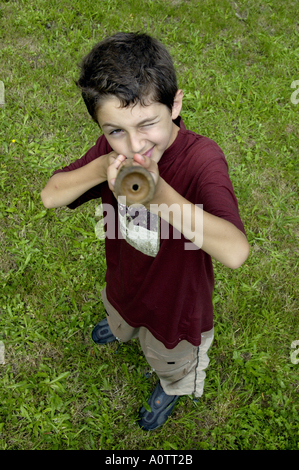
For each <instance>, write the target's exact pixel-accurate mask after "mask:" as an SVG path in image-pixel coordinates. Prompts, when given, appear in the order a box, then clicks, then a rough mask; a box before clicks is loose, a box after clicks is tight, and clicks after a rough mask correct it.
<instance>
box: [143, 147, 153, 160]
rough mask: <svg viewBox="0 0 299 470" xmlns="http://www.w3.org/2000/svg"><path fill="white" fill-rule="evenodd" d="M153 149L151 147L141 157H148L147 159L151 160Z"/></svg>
mask: <svg viewBox="0 0 299 470" xmlns="http://www.w3.org/2000/svg"><path fill="white" fill-rule="evenodd" d="M154 147H155V146H153V147H152V148H150V149H149V150H148V151H147V152H145V153H143V154H142V155H143V156H144V157H149V158H151V156H152V153H153V150H154Z"/></svg>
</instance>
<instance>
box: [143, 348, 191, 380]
mask: <svg viewBox="0 0 299 470" xmlns="http://www.w3.org/2000/svg"><path fill="white" fill-rule="evenodd" d="M145 356H146V359H147V362H148V363H149V365H150V366H151V367H152V369H154V371H155V372H156V373H157V375H158V376H159V378H161V379H163V380H165V381H167V382H176V381H177V380H180V379H182V378H183V377H185V376H186V375H187V374H188V373H189V372H190V370H191V368H192V365H193V360H194V352H193V350H191V351H190V350H189V351H187V352H186V353H185V354H182V353H180V354H175V353H174V354H173V355H171V354H164V353H162V352H157V351H155V350H154V349H152V348H151V347H150V346H147V348H146V354H145Z"/></svg>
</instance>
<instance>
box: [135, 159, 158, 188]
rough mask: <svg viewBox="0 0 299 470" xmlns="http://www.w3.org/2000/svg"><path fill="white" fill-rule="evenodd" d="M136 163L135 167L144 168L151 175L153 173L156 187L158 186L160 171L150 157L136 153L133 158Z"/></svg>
mask: <svg viewBox="0 0 299 470" xmlns="http://www.w3.org/2000/svg"><path fill="white" fill-rule="evenodd" d="M133 160H134V163H133V165H137V166H138V165H140V166H143V168H145V169H146V170H147V171H148V172H149V173H151V175H152V177H153V179H154V182H155V185H157V184H158V180H159V169H158V164H157V163H156V162H154V161H153V160H151V159H150V158H149V157H146V156H144V155H140V154H139V153H135V155H134V157H133Z"/></svg>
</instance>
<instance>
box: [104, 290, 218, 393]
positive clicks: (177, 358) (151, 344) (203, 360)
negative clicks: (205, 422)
mask: <svg viewBox="0 0 299 470" xmlns="http://www.w3.org/2000/svg"><path fill="white" fill-rule="evenodd" d="M102 298H103V302H104V306H105V308H106V312H107V321H108V324H109V326H110V329H111V331H112V333H113V334H114V336H115V337H116V338H117V339H118V340H119V341H121V342H127V341H129V340H130V339H133V338H138V339H139V341H140V345H141V348H142V350H143V353H144V355H145V357H146V360H147V362H148V364H149V365H150V367H151V368H152V370H153V371H154V372H156V374H157V375H158V377H159V379H160V382H161V386H162V388H163V390H164V392H165V393H166V394H167V395H193V396H194V397H196V398H198V397H201V396H202V394H203V389H204V381H205V377H206V373H205V369H206V368H207V367H208V365H209V358H208V355H207V351H208V349H209V347H210V346H211V344H212V342H213V338H214V329H212V330H210V331H207V332H204V333H202V335H201V344H200V346H193V345H192V344H190V343H189V342H188V341H186V340H183V341H181V342H180V343H179V344H178V345H177V346H176V347H175V348H173V349H167V348H166V347H165V346H164V344H163V343H161V341H158V340H157V339H156V338H155V337H154V336H153V335H152V333H151V332H150V331H149V330H148V329H147V328H145V327H140V328H133V327H131V326H130V325H128V323H126V321H125V320H124V319H123V318H122V317H121V316H120V315H119V313H118V312H117V311H116V310H115V308H114V307H113V306H112V305H111V304H110V302H109V301H108V300H107V297H106V289H105V288H104V289H103V291H102Z"/></svg>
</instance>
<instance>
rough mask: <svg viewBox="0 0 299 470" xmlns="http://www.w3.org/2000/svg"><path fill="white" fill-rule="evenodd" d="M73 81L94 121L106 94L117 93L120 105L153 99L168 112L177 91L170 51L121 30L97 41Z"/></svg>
mask: <svg viewBox="0 0 299 470" xmlns="http://www.w3.org/2000/svg"><path fill="white" fill-rule="evenodd" d="M76 84H77V86H78V87H79V88H80V89H81V92H82V97H83V99H84V102H85V104H86V107H87V110H88V112H89V114H90V115H91V117H92V118H93V120H94V121H95V122H97V116H96V113H97V110H98V107H99V105H100V101H101V99H102V98H105V97H106V96H109V95H114V96H116V97H117V98H118V99H119V100H120V103H121V106H122V107H127V106H130V105H135V104H137V103H140V104H141V105H143V106H146V105H147V104H150V102H155V101H156V102H158V103H162V104H164V105H166V106H167V107H168V108H169V110H170V111H171V109H172V106H173V102H174V97H175V94H176V92H177V80H176V74H175V70H174V66H173V62H172V59H171V57H170V54H169V53H168V51H167V50H166V48H165V47H164V46H163V45H162V44H161V43H160V42H159V41H158V40H157V39H154V38H152V37H150V36H148V35H147V34H144V33H138V32H137V33H121V32H120V33H117V34H115V35H113V36H111V37H108V38H106V39H104V40H103V41H101V42H100V43H98V44H96V45H95V46H94V47H93V49H92V50H91V51H90V53H89V54H88V55H87V56H86V57H84V59H83V61H82V64H81V74H80V77H79V80H78V81H77V82H76Z"/></svg>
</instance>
